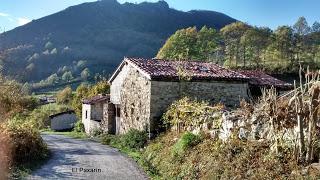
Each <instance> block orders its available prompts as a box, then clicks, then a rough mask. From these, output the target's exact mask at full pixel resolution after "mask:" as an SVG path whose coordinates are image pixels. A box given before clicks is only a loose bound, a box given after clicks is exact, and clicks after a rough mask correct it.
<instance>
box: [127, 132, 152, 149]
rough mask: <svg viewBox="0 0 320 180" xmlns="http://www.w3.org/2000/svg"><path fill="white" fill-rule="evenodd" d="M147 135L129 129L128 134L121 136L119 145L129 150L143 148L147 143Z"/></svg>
mask: <svg viewBox="0 0 320 180" xmlns="http://www.w3.org/2000/svg"><path fill="white" fill-rule="evenodd" d="M147 140H148V135H147V133H146V132H145V131H139V130H136V129H130V130H129V131H128V133H126V134H124V135H122V136H121V145H122V146H123V147H127V148H130V149H140V148H143V147H144V145H145V144H146V143H147Z"/></svg>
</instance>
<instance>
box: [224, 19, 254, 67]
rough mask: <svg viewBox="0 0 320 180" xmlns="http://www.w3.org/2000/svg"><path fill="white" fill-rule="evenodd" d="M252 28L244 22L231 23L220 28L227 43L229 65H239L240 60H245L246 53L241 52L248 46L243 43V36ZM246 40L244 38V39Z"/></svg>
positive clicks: (226, 51) (226, 50)
mask: <svg viewBox="0 0 320 180" xmlns="http://www.w3.org/2000/svg"><path fill="white" fill-rule="evenodd" d="M249 28H250V26H249V25H247V24H245V23H242V22H235V23H232V24H229V25H227V26H225V27H224V28H222V29H221V30H220V33H221V35H222V37H223V39H224V43H225V53H226V55H227V57H226V60H227V62H228V65H229V66H233V65H234V66H238V61H239V60H240V59H243V62H245V59H246V55H245V53H241V51H242V52H244V51H245V49H246V47H245V46H243V45H244V44H241V37H242V36H243V35H244V34H245V32H246V31H247V30H248V29H249ZM243 41H244V40H243Z"/></svg>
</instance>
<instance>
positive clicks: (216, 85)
mask: <svg viewBox="0 0 320 180" xmlns="http://www.w3.org/2000/svg"><path fill="white" fill-rule="evenodd" d="M151 94H152V96H151V115H150V116H151V122H152V123H151V124H152V128H153V129H154V128H155V125H156V124H157V123H158V122H157V121H159V119H160V118H161V116H162V115H163V113H164V112H165V111H166V109H167V108H168V107H169V106H170V105H171V104H172V103H173V102H174V101H175V100H178V99H180V98H182V97H183V96H188V97H191V98H194V99H197V100H199V101H201V100H204V101H209V102H210V103H213V104H214V103H219V102H222V103H224V104H226V105H227V106H237V105H238V104H239V102H240V100H241V99H243V98H244V99H248V84H247V83H242V82H222V81H210V82H163V81H152V82H151Z"/></svg>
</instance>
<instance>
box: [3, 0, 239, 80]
mask: <svg viewBox="0 0 320 180" xmlns="http://www.w3.org/2000/svg"><path fill="white" fill-rule="evenodd" d="M235 21H237V20H235V19H233V18H231V17H229V16H227V15H225V14H223V13H219V12H215V11H208V10H191V11H188V12H184V11H178V10H175V9H172V8H170V7H169V5H168V3H167V2H165V1H159V2H156V3H151V2H143V3H140V4H133V3H123V4H120V3H119V2H117V1H116V0H103V1H96V2H89V3H83V4H80V5H75V6H71V7H68V8H66V9H65V10H62V11H60V12H57V13H54V14H52V15H48V16H45V17H43V18H40V19H37V20H33V21H32V22H30V23H28V24H26V25H24V26H20V27H17V28H15V29H13V30H11V31H8V32H5V33H2V34H0V54H1V55H0V57H2V62H1V65H2V69H3V70H4V72H3V73H4V74H5V75H9V76H12V77H14V78H16V79H19V80H21V81H38V80H41V79H44V78H46V77H48V76H49V75H51V74H53V73H57V72H58V70H59V68H62V67H64V66H67V67H69V69H74V64H75V63H76V62H77V61H79V60H86V61H87V65H86V67H88V68H89V69H90V71H91V72H93V74H94V73H96V72H102V71H105V74H109V73H111V72H112V71H113V70H114V68H115V67H116V66H117V65H118V64H119V63H120V61H121V60H122V58H123V57H124V56H129V57H130V56H135V57H145V58H152V57H154V56H155V55H156V53H157V51H158V50H159V49H160V47H161V46H162V45H163V44H164V43H165V41H166V39H167V38H168V37H169V36H170V35H171V34H173V33H174V32H175V31H176V30H178V29H182V28H186V27H190V26H196V27H198V28H201V27H202V26H208V27H213V28H216V29H220V28H222V27H224V26H225V25H227V24H230V23H232V22H235ZM48 43H51V44H52V46H51V47H46V44H48ZM20 46H24V48H19V47H20ZM12 49H13V50H12ZM9 50H10V51H9ZM51 52H52V53H51ZM33 57H37V58H33ZM74 61H76V62H74ZM27 67H29V68H27ZM49 67H50V68H49ZM18 71H20V72H21V71H22V72H24V73H23V75H22V77H21V75H19V74H17V73H14V72H18ZM73 71H74V72H73V73H74V74H75V75H77V74H79V72H78V71H80V70H73ZM58 75H59V73H58Z"/></svg>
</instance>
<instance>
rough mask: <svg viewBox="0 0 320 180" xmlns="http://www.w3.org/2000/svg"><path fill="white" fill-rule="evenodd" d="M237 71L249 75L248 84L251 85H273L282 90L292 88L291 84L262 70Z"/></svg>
mask: <svg viewBox="0 0 320 180" xmlns="http://www.w3.org/2000/svg"><path fill="white" fill-rule="evenodd" d="M238 72H239V73H241V74H243V75H245V76H247V77H249V78H250V80H249V84H250V85H252V86H259V87H267V88H268V87H271V86H273V87H275V88H278V89H283V90H289V89H292V88H293V86H292V84H290V83H286V82H284V81H281V80H279V79H277V78H274V77H272V76H270V75H268V74H266V73H264V72H262V71H251V70H238Z"/></svg>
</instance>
